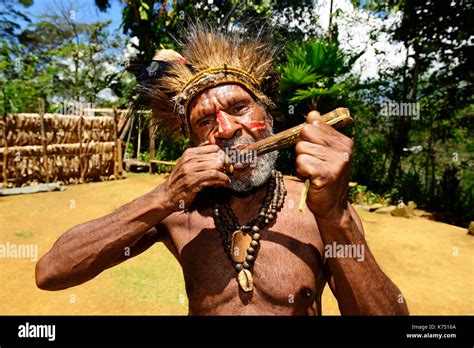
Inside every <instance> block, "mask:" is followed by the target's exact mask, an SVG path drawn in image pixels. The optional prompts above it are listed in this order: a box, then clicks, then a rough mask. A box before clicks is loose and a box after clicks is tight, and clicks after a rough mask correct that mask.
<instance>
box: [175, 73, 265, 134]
mask: <svg viewBox="0 0 474 348" xmlns="http://www.w3.org/2000/svg"><path fill="white" fill-rule="evenodd" d="M223 84H237V85H240V86H242V87H244V88H245V89H247V90H248V91H249V92H250V93H252V94H253V95H254V96H255V97H256V98H257V99H259V100H260V101H261V102H262V103H264V104H265V105H267V106H269V107H274V104H273V102H272V101H271V100H270V98H268V97H267V96H266V95H265V94H263V93H262V92H261V90H260V83H259V82H258V81H257V80H256V79H255V78H254V77H253V76H252V75H251V74H249V73H248V72H246V71H245V70H242V69H240V68H238V67H234V66H227V65H224V66H219V67H211V68H208V69H205V70H202V71H200V72H198V73H197V74H195V75H194V76H192V77H191V78H190V79H188V81H186V83H185V84H184V85H183V87H182V88H181V91H180V93H179V94H178V95H177V96H176V98H175V100H176V104H175V114H176V116H177V118H178V121H179V122H180V124H181V130H182V132H183V135H185V136H186V133H187V132H186V130H187V129H188V131H189V133H191V129H190V127H188V126H189V125H188V117H187V112H188V110H187V108H188V104H189V102H190V101H191V100H192V99H193V98H194V97H195V96H197V95H198V94H199V93H201V92H203V91H204V90H206V89H208V88H211V87H216V86H218V85H223Z"/></svg>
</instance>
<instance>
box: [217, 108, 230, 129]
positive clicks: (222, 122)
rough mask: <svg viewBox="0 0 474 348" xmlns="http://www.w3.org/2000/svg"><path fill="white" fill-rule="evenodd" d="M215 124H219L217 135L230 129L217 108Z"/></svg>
mask: <svg viewBox="0 0 474 348" xmlns="http://www.w3.org/2000/svg"><path fill="white" fill-rule="evenodd" d="M216 117H217V123H218V124H219V133H225V132H228V131H229V130H230V128H231V126H230V123H229V120H228V119H226V118H225V117H224V116H223V115H222V112H221V110H220V109H219V108H216Z"/></svg>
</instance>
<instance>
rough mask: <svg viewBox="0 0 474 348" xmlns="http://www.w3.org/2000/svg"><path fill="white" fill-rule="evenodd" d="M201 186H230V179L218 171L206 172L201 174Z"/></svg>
mask: <svg viewBox="0 0 474 348" xmlns="http://www.w3.org/2000/svg"><path fill="white" fill-rule="evenodd" d="M200 179H201V180H200V184H199V185H200V186H201V187H208V186H224V187H228V186H229V185H230V178H229V177H228V176H227V175H225V174H224V173H222V172H220V171H218V170H206V171H204V172H202V173H200Z"/></svg>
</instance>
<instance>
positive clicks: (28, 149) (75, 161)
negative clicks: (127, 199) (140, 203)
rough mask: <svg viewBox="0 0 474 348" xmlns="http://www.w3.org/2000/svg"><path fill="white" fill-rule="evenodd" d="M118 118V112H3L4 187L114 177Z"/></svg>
mask: <svg viewBox="0 0 474 348" xmlns="http://www.w3.org/2000/svg"><path fill="white" fill-rule="evenodd" d="M116 122H117V118H116V117H114V116H95V117H91V116H74V115H60V114H43V117H41V115H39V114H15V115H8V116H4V117H3V119H2V122H0V135H2V143H1V145H0V167H2V170H1V171H0V175H1V176H2V178H1V180H0V182H1V183H2V184H3V185H2V186H7V187H13V186H25V185H29V184H32V183H36V182H58V181H59V182H63V183H66V184H68V183H77V182H84V181H97V180H106V179H110V178H115V177H114V174H115V175H117V171H116V163H117V151H116V150H115V146H116V145H115V144H116V139H117V125H116ZM42 127H43V128H44V132H42ZM45 152H46V153H45Z"/></svg>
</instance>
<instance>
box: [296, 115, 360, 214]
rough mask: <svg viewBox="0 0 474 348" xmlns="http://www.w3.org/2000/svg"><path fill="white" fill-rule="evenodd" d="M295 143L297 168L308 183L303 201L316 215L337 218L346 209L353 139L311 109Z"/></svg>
mask: <svg viewBox="0 0 474 348" xmlns="http://www.w3.org/2000/svg"><path fill="white" fill-rule="evenodd" d="M306 122H307V124H306V125H305V126H304V128H303V129H302V131H301V134H300V136H299V140H298V142H297V144H296V170H297V172H298V174H299V175H300V176H301V177H304V178H308V179H309V180H310V182H311V185H310V188H309V191H308V197H307V199H306V203H307V205H308V207H309V209H310V210H311V211H312V212H313V214H314V215H315V217H316V218H323V219H339V218H340V217H341V215H342V214H343V213H344V211H345V210H346V209H347V193H348V189H349V186H348V185H349V172H350V163H351V158H352V151H353V147H354V142H353V141H352V139H350V138H348V137H346V136H345V135H343V134H342V133H340V132H338V131H337V130H335V129H334V128H332V127H331V126H329V125H327V124H326V123H324V122H323V121H322V120H321V117H320V115H319V113H318V112H316V111H311V112H310V113H309V114H308V116H307V118H306Z"/></svg>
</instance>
